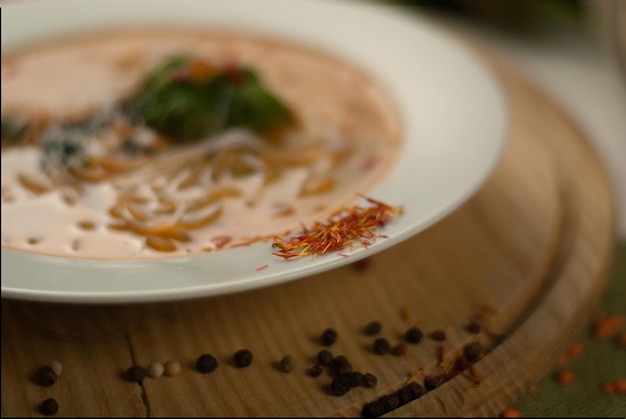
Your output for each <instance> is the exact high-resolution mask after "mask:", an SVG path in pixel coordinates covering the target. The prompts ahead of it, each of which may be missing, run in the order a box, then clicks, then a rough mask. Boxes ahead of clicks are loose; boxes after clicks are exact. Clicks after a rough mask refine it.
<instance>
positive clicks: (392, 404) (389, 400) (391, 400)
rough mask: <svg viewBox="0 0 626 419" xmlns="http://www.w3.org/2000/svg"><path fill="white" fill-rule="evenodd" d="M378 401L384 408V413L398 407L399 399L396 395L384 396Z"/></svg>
mask: <svg viewBox="0 0 626 419" xmlns="http://www.w3.org/2000/svg"><path fill="white" fill-rule="evenodd" d="M379 400H380V402H381V403H382V404H383V406H384V407H385V412H391V411H392V410H394V409H397V408H398V407H399V406H400V399H399V398H398V395H397V394H396V393H391V394H386V395H384V396H383V397H381V398H380V399H379Z"/></svg>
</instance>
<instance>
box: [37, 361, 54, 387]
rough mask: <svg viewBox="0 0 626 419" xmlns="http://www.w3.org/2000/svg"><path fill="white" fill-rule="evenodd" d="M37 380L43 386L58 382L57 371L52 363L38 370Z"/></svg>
mask: <svg viewBox="0 0 626 419" xmlns="http://www.w3.org/2000/svg"><path fill="white" fill-rule="evenodd" d="M35 381H36V382H37V384H39V385H40V386H43V387H50V386H52V385H53V384H54V383H56V382H57V373H56V372H54V370H53V369H52V367H51V366H50V365H44V366H43V367H41V368H39V369H38V370H37V373H36V374H35Z"/></svg>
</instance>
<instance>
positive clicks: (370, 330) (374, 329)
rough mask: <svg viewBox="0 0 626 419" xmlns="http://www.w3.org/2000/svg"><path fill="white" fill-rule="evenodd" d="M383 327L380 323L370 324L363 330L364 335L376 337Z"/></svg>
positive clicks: (373, 322)
mask: <svg viewBox="0 0 626 419" xmlns="http://www.w3.org/2000/svg"><path fill="white" fill-rule="evenodd" d="M382 328H383V326H382V324H381V323H380V322H379V321H372V322H369V323H368V324H367V325H366V326H365V328H364V329H363V333H365V334H366V335H367V336H374V335H376V334H378V333H380V331H381V330H382Z"/></svg>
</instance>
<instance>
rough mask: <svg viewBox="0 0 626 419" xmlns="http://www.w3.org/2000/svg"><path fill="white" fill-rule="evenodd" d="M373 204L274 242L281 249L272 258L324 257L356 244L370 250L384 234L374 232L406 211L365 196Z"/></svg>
mask: <svg viewBox="0 0 626 419" xmlns="http://www.w3.org/2000/svg"><path fill="white" fill-rule="evenodd" d="M364 198H365V199H366V200H367V202H369V203H370V204H372V205H371V206H369V207H360V206H354V207H351V208H344V209H341V210H338V211H335V212H334V213H333V214H331V216H330V218H329V219H328V220H327V221H326V222H320V221H318V222H316V223H314V224H313V226H311V227H310V228H307V227H304V228H303V230H302V232H301V233H300V234H299V235H296V236H293V237H290V238H288V239H286V240H283V239H282V238H280V237H276V238H275V239H274V243H273V244H272V247H275V248H278V249H280V250H279V251H277V252H273V253H272V254H273V255H276V256H280V257H282V258H284V259H291V258H297V257H302V256H309V255H323V254H326V253H329V252H334V251H337V250H341V249H345V248H350V249H352V248H355V247H356V246H357V245H359V244H360V245H361V246H363V247H367V246H368V245H369V244H371V243H372V241H373V240H375V239H376V238H379V237H386V236H384V235H380V234H376V233H375V230H376V229H377V228H379V227H382V226H384V225H385V224H387V223H388V222H389V221H391V220H392V219H393V218H394V217H395V216H396V215H398V214H401V213H402V212H403V208H402V207H401V206H400V207H392V206H390V205H387V204H385V203H383V202H381V201H378V200H375V199H372V198H367V197H364Z"/></svg>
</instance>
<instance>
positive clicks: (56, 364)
mask: <svg viewBox="0 0 626 419" xmlns="http://www.w3.org/2000/svg"><path fill="white" fill-rule="evenodd" d="M48 365H49V366H50V368H52V370H53V371H54V372H55V374H56V375H57V377H58V376H59V375H61V373H62V372H63V364H61V362H60V361H57V360H56V359H55V360H54V361H50V363H49V364H48Z"/></svg>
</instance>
